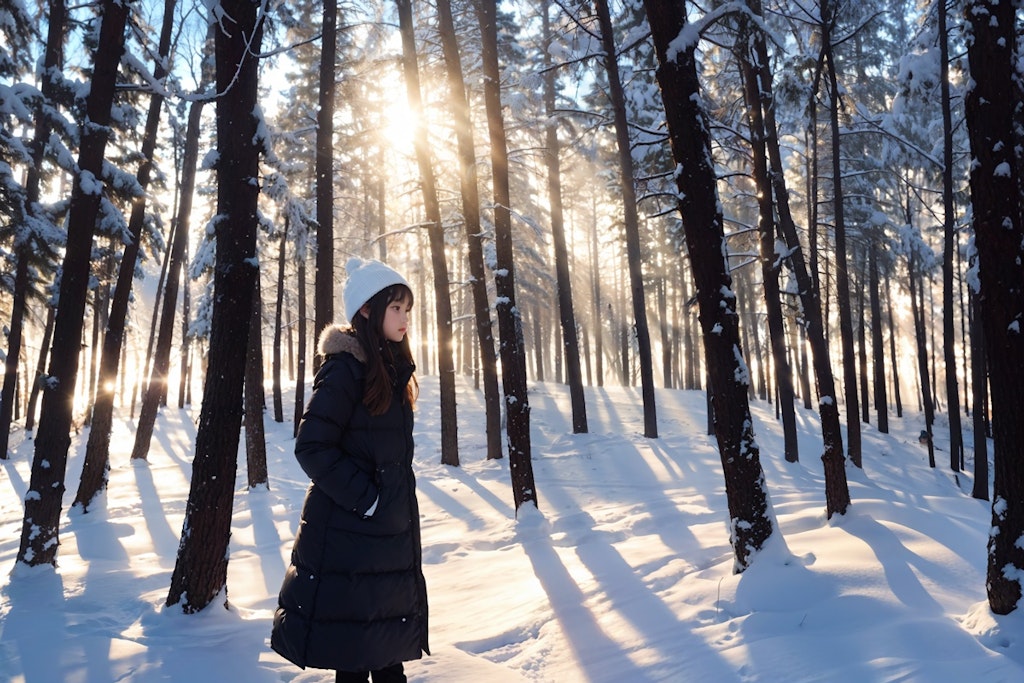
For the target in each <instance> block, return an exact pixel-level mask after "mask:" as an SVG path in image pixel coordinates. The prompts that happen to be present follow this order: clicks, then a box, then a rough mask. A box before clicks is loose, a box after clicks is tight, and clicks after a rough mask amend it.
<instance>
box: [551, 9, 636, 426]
mask: <svg viewBox="0 0 1024 683" xmlns="http://www.w3.org/2000/svg"><path fill="white" fill-rule="evenodd" d="M541 11H542V16H543V33H544V109H545V113H546V115H547V120H546V122H545V130H544V136H545V138H544V139H545V148H544V161H545V165H546V167H547V172H548V199H549V201H550V203H551V241H552V245H553V247H554V250H555V276H556V279H557V281H558V315H559V320H560V322H561V324H562V349H563V352H564V358H565V369H566V377H567V379H568V384H569V399H570V402H571V404H572V431H573V433H574V434H585V433H586V432H587V431H588V430H587V403H586V401H585V400H584V398H583V372H582V371H581V369H580V344H579V338H578V337H577V335H576V314H575V312H574V311H573V300H572V278H571V277H570V275H569V253H568V250H567V249H566V246H565V225H564V221H563V216H562V170H561V162H560V159H559V157H560V152H561V145H560V143H559V140H558V117H557V115H556V113H555V71H554V68H553V65H552V59H551V51H550V50H548V49H547V47H548V45H549V44H550V42H551V26H550V18H549V16H548V13H549V11H550V4H549V3H547V2H545V3H544V6H543V8H542V10H541ZM645 413H646V411H645Z"/></svg>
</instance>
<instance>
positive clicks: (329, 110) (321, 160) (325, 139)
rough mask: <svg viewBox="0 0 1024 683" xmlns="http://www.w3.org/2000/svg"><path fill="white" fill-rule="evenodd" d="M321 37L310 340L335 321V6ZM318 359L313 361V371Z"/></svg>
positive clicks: (328, 6)
mask: <svg viewBox="0 0 1024 683" xmlns="http://www.w3.org/2000/svg"><path fill="white" fill-rule="evenodd" d="M323 9H324V11H323V25H322V27H321V36H320V101H319V108H318V109H317V114H316V168H315V174H316V223H317V226H316V271H315V273H314V275H313V338H314V339H319V338H320V332H321V331H323V329H324V328H325V327H327V326H328V325H330V324H331V323H333V322H334V91H335V79H336V75H335V73H334V69H335V64H334V63H335V59H336V57H337V53H338V3H336V2H325V3H323ZM320 361H321V359H320V358H319V356H317V357H316V358H315V359H314V361H313V369H314V371H315V370H316V369H317V368H319V367H320Z"/></svg>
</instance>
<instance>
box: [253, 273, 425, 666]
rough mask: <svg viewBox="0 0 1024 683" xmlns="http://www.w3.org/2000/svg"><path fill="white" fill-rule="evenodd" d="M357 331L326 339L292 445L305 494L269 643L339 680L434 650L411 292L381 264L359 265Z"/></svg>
mask: <svg viewBox="0 0 1024 683" xmlns="http://www.w3.org/2000/svg"><path fill="white" fill-rule="evenodd" d="M346 270H347V272H348V280H347V281H346V283H345V287H344V290H343V299H344V302H345V314H346V316H347V317H348V319H349V320H350V321H351V327H349V328H343V327H341V326H337V325H334V326H330V327H328V328H326V329H325V330H324V332H323V333H322V334H321V336H320V341H319V349H318V350H319V353H320V355H321V357H322V358H323V364H322V365H321V366H320V370H319V371H318V372H317V374H316V378H315V379H314V382H313V394H312V396H311V397H310V399H309V403H308V404H307V406H306V410H305V413H304V414H303V416H302V421H301V422H300V424H299V430H298V434H297V436H296V439H295V457H296V459H297V460H298V461H299V464H300V465H301V466H302V469H303V470H304V471H305V472H306V474H308V475H309V477H310V479H311V480H312V483H311V485H310V487H309V490H308V491H307V492H306V500H305V502H304V504H303V507H302V517H301V520H300V525H299V531H298V533H297V534H296V537H295V544H294V546H293V547H292V555H291V565H290V566H289V567H288V570H287V572H286V573H285V578H284V582H283V584H282V586H281V593H280V596H279V598H278V605H279V606H278V608H277V612H276V613H275V615H274V626H273V632H272V634H271V640H270V643H271V647H273V649H274V650H276V651H277V652H278V653H280V654H281V655H282V656H284V657H285V658H287V659H288V660H290V661H291V662H293V663H295V664H297V665H298V666H300V667H302V668H305V667H307V666H309V667H314V668H321V669H335V670H337V680H338V683H349V682H350V681H351V682H356V681H359V682H360V683H362V682H365V681H367V679H368V676H369V675H372V680H373V682H374V683H385V682H391V681H405V680H406V678H405V674H404V672H403V667H402V662H404V661H409V660H413V659H419V658H420V657H421V656H422V654H421V653H423V652H426V653H427V654H429V647H428V644H427V593H426V583H425V582H424V579H423V571H422V552H421V545H420V525H419V507H418V503H417V500H416V480H415V477H414V475H413V471H412V457H413V438H412V426H413V414H412V410H413V403H414V401H415V399H416V393H417V383H416V380H415V378H414V377H413V371H414V370H415V369H416V367H415V365H414V364H413V360H412V352H411V351H410V348H409V339H408V337H407V336H406V331H407V326H408V316H409V310H410V309H411V308H412V302H413V296H412V289H411V288H410V287H409V283H408V282H406V280H405V278H403V277H402V276H401V275H399V274H398V273H397V272H396V271H394V270H393V269H391V268H390V267H388V266H386V265H384V264H383V263H381V262H380V261H361V260H359V259H351V260H350V261H349V262H348V264H347V265H346Z"/></svg>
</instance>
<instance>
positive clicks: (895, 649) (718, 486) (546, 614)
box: [0, 377, 1024, 683]
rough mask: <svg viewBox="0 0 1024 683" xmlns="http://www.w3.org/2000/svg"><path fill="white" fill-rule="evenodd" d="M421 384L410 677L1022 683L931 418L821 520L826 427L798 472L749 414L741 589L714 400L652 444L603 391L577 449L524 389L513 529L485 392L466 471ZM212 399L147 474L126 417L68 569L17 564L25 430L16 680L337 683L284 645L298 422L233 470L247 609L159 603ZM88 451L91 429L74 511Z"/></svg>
mask: <svg viewBox="0 0 1024 683" xmlns="http://www.w3.org/2000/svg"><path fill="white" fill-rule="evenodd" d="M422 389H423V391H422V395H421V400H420V404H419V407H418V413H417V425H416V441H417V456H416V472H417V477H418V486H419V489H418V490H419V498H420V506H421V512H422V526H423V543H424V549H423V550H424V561H425V566H424V570H425V573H426V577H427V583H428V588H429V595H430V606H431V615H430V617H431V645H432V650H433V655H432V656H430V657H427V658H425V659H423V660H421V661H418V662H413V663H410V664H408V665H407V667H406V670H407V672H408V673H409V675H410V680H412V681H422V682H427V681H431V682H438V683H440V682H443V683H452V682H455V683H459V682H462V681H467V682H474V683H477V682H480V681H487V682H488V683H505V682H510V681H552V682H558V683H567V682H576V681H609V682H612V681H614V682H615V683H623V682H629V683H635V682H639V681H706V680H715V681H723V682H728V681H766V682H772V683H775V682H777V681H828V682H830V683H835V682H840V683H842V682H850V683H854V682H856V683H862V682H864V681H894V680H898V681H928V682H944V681H949V682H950V683H953V682H956V683H961V682H962V681H984V682H995V681H1008V682H1019V681H1024V615H1022V614H1019V613H1015V614H1013V615H1010V616H1008V617H995V616H993V615H992V614H991V612H990V611H989V609H988V606H987V603H986V601H985V565H986V546H985V542H986V538H987V535H988V529H989V526H990V509H989V505H988V504H987V503H985V502H983V501H977V500H974V499H972V498H971V497H970V496H969V492H970V488H971V481H970V478H969V476H965V475H960V477H959V480H957V478H955V477H954V476H953V473H951V472H950V471H948V466H946V464H945V463H946V461H947V460H948V455H947V453H946V452H945V451H941V450H940V451H939V452H938V455H937V458H938V460H939V462H940V466H939V467H938V468H936V469H929V468H928V465H927V455H926V452H925V450H924V449H923V447H922V446H920V445H919V444H918V443H917V439H916V435H917V433H918V432H919V431H920V429H921V420H920V419H919V418H918V417H917V416H916V415H913V416H908V417H905V418H903V419H896V418H895V417H893V418H892V419H891V423H892V433H891V434H889V435H883V434H879V433H877V431H875V429H874V428H873V427H871V426H866V427H865V431H864V449H863V453H864V456H863V457H864V469H863V470H862V471H859V470H856V469H853V468H848V470H847V472H848V476H849V480H850V491H851V495H852V498H853V505H852V507H851V509H850V512H849V513H848V514H847V515H845V516H844V517H842V518H835V519H832V520H826V518H825V503H824V488H823V477H822V468H821V462H820V459H819V457H820V454H821V445H820V430H819V427H818V420H817V417H816V415H815V414H814V413H811V412H807V411H804V410H801V409H798V419H799V430H800V458H801V461H800V462H799V463H797V464H788V463H786V462H785V461H784V459H783V457H782V437H781V427H780V425H779V424H778V423H777V422H776V421H775V420H774V406H771V405H765V404H760V403H755V404H754V412H755V419H756V430H757V434H758V441H759V444H760V446H761V449H762V451H761V457H762V464H763V466H764V469H765V474H766V478H767V481H768V487H769V491H770V496H771V502H772V506H773V510H774V514H775V516H776V517H777V521H778V532H777V533H776V534H775V536H774V538H773V540H772V541H770V543H769V545H768V547H767V548H766V549H765V550H764V551H763V552H762V553H760V554H759V555H758V556H757V557H756V559H755V560H754V563H753V566H751V567H750V569H748V570H747V571H746V572H744V573H743V574H739V575H736V574H733V572H732V568H733V553H732V550H731V548H730V547H729V542H728V531H727V527H726V522H727V516H728V515H727V511H726V501H725V495H724V485H723V480H722V474H721V465H720V462H719V458H718V452H717V449H716V447H715V445H714V441H713V439H710V438H709V437H708V436H706V435H705V430H706V418H705V407H704V406H705V403H704V396H703V394H701V393H697V392H680V391H669V390H659V391H658V393H657V401H658V405H657V410H658V417H659V431H660V434H661V437H660V438H658V439H646V438H644V437H643V436H642V431H643V416H642V406H641V398H640V393H639V390H638V389H629V388H620V387H606V388H588V389H587V394H586V396H587V409H588V418H589V423H590V433H589V434H583V435H573V434H572V429H571V421H570V419H569V397H568V391H567V389H566V387H563V386H560V385H556V384H537V385H534V386H532V387H531V393H530V406H531V409H532V415H531V426H532V430H533V467H534V473H535V477H536V483H537V489H538V497H539V501H540V505H539V510H538V509H523V510H521V511H520V514H519V517H518V519H516V515H515V512H514V509H513V503H512V493H511V486H510V479H509V471H508V461H507V459H506V460H502V461H491V462H488V461H486V460H484V459H483V453H484V449H485V440H484V435H483V433H482V428H483V424H484V420H483V400H482V397H481V396H480V394H478V393H477V392H476V391H474V390H473V389H472V388H471V387H470V386H468V385H460V392H459V443H460V456H461V459H462V467H460V468H452V467H448V466H444V465H441V464H440V451H439V448H440V445H439V444H440V433H439V432H440V430H439V424H440V419H439V414H438V408H437V382H436V378H433V377H424V378H422ZM307 395H308V393H307ZM198 405H199V404H198V400H197V403H196V407H195V408H194V409H193V410H192V411H182V410H177V409H173V408H170V409H166V410H165V411H164V412H163V413H162V414H161V416H160V417H159V419H158V422H157V428H156V433H155V436H154V441H153V448H152V450H151V451H150V459H149V462H148V463H141V464H140V463H135V464H133V463H131V462H130V461H129V455H130V449H131V444H132V438H131V429H132V425H131V423H130V422H129V421H127V420H120V421H118V422H117V424H116V426H115V434H114V437H113V445H112V449H113V450H112V453H111V458H112V470H111V479H110V488H109V491H108V493H107V495H106V498H105V501H104V504H102V505H98V506H96V508H95V511H94V512H90V513H89V514H88V515H81V514H78V513H77V512H76V513H71V514H68V513H67V512H65V517H64V522H63V524H62V528H61V535H60V538H61V547H60V553H59V566H58V568H57V570H56V571H54V570H52V569H51V568H48V567H47V568H34V569H29V568H26V567H21V566H19V567H16V566H15V557H16V555H17V550H18V544H19V539H20V534H21V524H22V516H23V512H22V500H23V497H24V495H25V492H26V490H27V487H28V481H29V463H30V461H31V458H32V448H33V444H32V442H31V441H24V440H23V439H24V434H23V432H17V433H15V434H13V435H12V443H13V444H17V446H16V448H15V451H14V457H13V458H12V459H11V460H8V461H3V462H2V465H0V469H2V470H3V473H2V474H0V680H2V681H28V682H33V683H52V682H57V681H61V682H67V683H81V682H86V681H88V682H90V683H103V682H107V681H132V683H149V682H155V681H181V682H182V683H205V682H207V681H208V682H210V683H225V682H233V681H246V682H247V683H259V682H267V683H269V682H271V681H293V682H294V683H312V682H314V681H317V682H321V681H322V682H324V683H327V682H329V681H333V680H334V679H333V674H332V672H327V671H319V670H307V671H300V670H299V669H297V668H295V667H293V666H292V665H291V664H289V663H288V662H286V661H284V660H283V659H281V658H280V657H279V656H278V655H276V654H275V653H273V652H272V651H271V650H270V648H269V645H268V640H269V633H270V622H271V617H272V614H273V610H274V606H275V604H276V600H277V589H278V587H279V584H280V581H281V577H282V575H283V573H284V569H285V566H286V560H287V557H288V553H289V550H290V546H291V541H292V538H293V536H294V533H295V529H296V524H297V520H298V515H299V506H300V504H301V502H302V497H303V494H304V491H305V488H306V485H307V480H306V477H305V475H304V474H303V472H302V471H301V469H299V467H298V465H297V464H296V463H295V461H294V458H293V457H292V439H291V426H290V420H289V421H287V422H286V423H285V424H283V425H279V424H275V423H273V422H271V421H269V420H268V422H267V442H268V443H267V446H268V458H269V467H270V489H269V490H265V489H260V490H254V491H249V490H247V489H246V477H245V472H244V467H245V458H244V454H243V457H241V458H240V459H239V472H238V477H237V486H236V494H235V517H234V528H233V533H232V537H231V558H230V564H229V570H228V572H229V576H228V597H229V599H230V603H231V609H229V610H226V609H224V608H223V607H221V606H220V605H219V604H218V605H215V606H212V607H210V608H209V609H207V610H205V611H204V612H203V613H201V614H198V615H192V616H184V615H182V614H180V613H179V612H178V611H177V610H176V609H173V608H172V609H167V608H164V606H163V604H164V600H165V598H166V596H167V589H168V586H169V584H170V575H171V571H172V569H173V567H174V562H175V556H176V552H177V546H178V536H179V533H180V530H181V524H182V519H183V513H184V507H185V500H186V498H187V496H188V486H189V478H190V469H191V465H190V463H191V459H192V453H193V447H192V444H193V442H194V438H195V429H196V428H195V419H196V418H197V417H198V410H199V408H198ZM936 431H937V434H936V437H937V443H938V445H939V447H941V446H942V442H941V440H942V439H943V437H944V435H943V434H942V431H943V427H942V426H941V425H940V426H939V427H938V428H937V430H936ZM967 443H968V444H969V443H971V441H970V437H969V435H968V440H967ZM84 444H85V434H84V433H82V434H79V435H78V436H77V437H76V439H75V441H74V443H73V446H72V452H71V458H70V461H69V466H68V473H67V482H68V489H69V491H68V492H67V495H66V498H65V501H66V503H65V508H66V507H67V505H69V504H70V502H71V500H72V498H73V496H74V492H75V490H76V488H77V484H78V477H79V472H80V470H81V465H82V451H83V450H84ZM243 448H244V446H243ZM779 532H781V533H779ZM1018 612H1020V610H1018Z"/></svg>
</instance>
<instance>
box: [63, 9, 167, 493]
mask: <svg viewBox="0 0 1024 683" xmlns="http://www.w3.org/2000/svg"><path fill="white" fill-rule="evenodd" d="M175 4H176V0H164V19H163V26H162V28H161V30H160V43H159V47H158V58H157V59H156V64H155V66H154V68H153V77H154V78H155V79H156V80H157V81H158V82H159V81H160V80H161V79H163V77H164V76H165V75H166V73H167V70H166V68H165V66H166V62H167V59H166V58H167V55H168V54H169V53H170V50H171V32H172V29H173V28H174V20H175V16H174V6H175ZM163 104H164V97H163V94H162V93H161V92H160V91H159V90H154V92H153V95H152V97H151V98H150V101H149V111H148V112H147V114H146V128H145V132H144V133H143V138H142V150H141V156H142V160H141V162H140V163H139V170H138V172H137V174H136V177H137V180H138V183H139V187H140V188H142V194H140V195H139V196H138V197H135V199H134V200H133V201H132V212H131V216H130V217H129V219H128V235H129V238H128V242H127V243H126V244H125V245H124V252H123V253H122V255H121V264H120V267H119V269H118V273H117V285H116V287H115V289H114V296H113V298H112V300H111V302H110V314H109V315H108V316H107V330H106V334H105V335H104V337H103V351H102V355H101V356H100V371H99V382H98V386H99V390H98V391H97V393H96V401H95V403H94V404H93V409H92V428H91V429H90V430H89V439H88V442H87V444H86V447H85V462H84V463H83V465H82V476H81V478H80V480H79V483H78V492H77V493H76V494H75V502H74V505H78V506H81V508H82V511H83V512H87V511H88V510H89V506H90V505H91V504H92V502H93V500H94V499H95V498H96V496H97V495H98V494H99V493H100V492H102V491H104V490H105V489H106V488H107V475H108V472H109V471H110V430H111V427H112V426H113V422H114V393H115V392H114V386H115V382H116V380H117V374H118V372H119V369H120V361H121V345H122V343H123V341H124V330H125V321H126V319H127V316H128V303H129V300H130V297H131V292H132V284H133V281H134V280H135V265H136V263H137V262H138V258H139V250H140V248H141V246H142V245H141V243H142V228H143V223H144V222H145V220H146V189H147V188H148V187H149V177H150V174H151V172H152V170H153V153H154V152H155V150H156V143H157V133H158V132H159V128H160V110H161V109H162V108H163Z"/></svg>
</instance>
